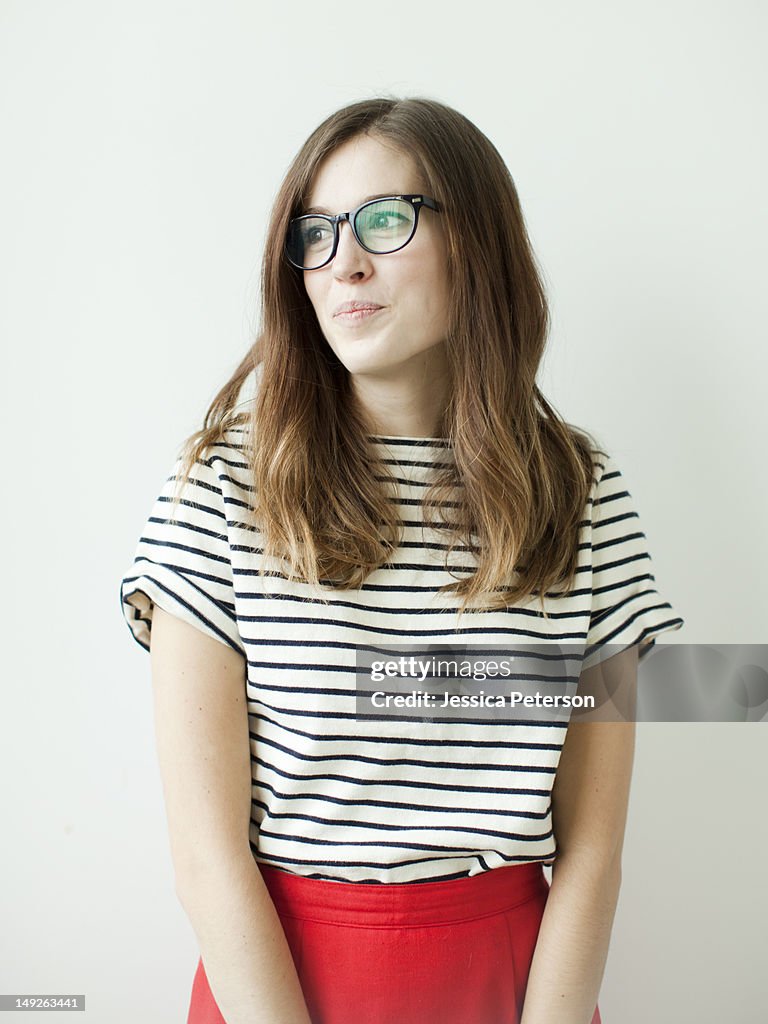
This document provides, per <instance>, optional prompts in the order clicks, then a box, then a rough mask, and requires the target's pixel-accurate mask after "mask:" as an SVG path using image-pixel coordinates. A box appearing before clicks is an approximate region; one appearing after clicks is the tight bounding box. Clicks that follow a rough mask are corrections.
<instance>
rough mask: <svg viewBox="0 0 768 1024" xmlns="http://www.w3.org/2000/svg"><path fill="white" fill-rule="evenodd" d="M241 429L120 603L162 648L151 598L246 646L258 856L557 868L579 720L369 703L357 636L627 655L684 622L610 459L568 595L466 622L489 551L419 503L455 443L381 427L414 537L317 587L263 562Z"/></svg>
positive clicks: (365, 643) (145, 551)
mask: <svg viewBox="0 0 768 1024" xmlns="http://www.w3.org/2000/svg"><path fill="white" fill-rule="evenodd" d="M244 441H245V435H244V433H243V432H242V431H241V430H240V429H239V428H234V429H231V430H230V431H228V433H227V434H226V438H225V440H224V441H222V442H221V443H219V444H217V445H215V446H213V447H211V448H210V449H209V453H208V456H207V458H206V460H205V461H204V462H199V463H197V464H196V465H195V466H194V467H193V470H192V480H191V482H190V483H189V484H187V485H185V487H184V491H183V495H182V499H183V500H182V504H181V505H180V506H179V508H178V509H177V511H176V518H175V519H172V520H169V519H168V516H169V514H170V512H169V509H170V502H171V500H172V496H173V491H174V481H175V479H176V473H177V471H178V470H179V468H180V462H179V461H177V462H176V464H175V465H174V467H173V470H172V472H171V475H170V476H169V477H168V480H167V481H166V483H165V485H164V487H163V489H162V491H161V493H160V495H159V496H158V498H157V500H156V502H155V505H154V508H153V509H152V512H151V515H150V517H149V519H148V521H147V523H146V525H145V527H144V530H143V533H142V535H141V538H140V540H139V543H138V547H137V550H136V554H135V558H134V561H133V563H132V565H131V567H130V569H129V570H128V571H127V572H126V574H125V576H124V578H123V580H122V584H121V606H122V609H123V613H124V615H125V618H126V621H127V623H128V625H129V627H130V629H131V631H132V634H133V636H134V637H135V639H136V640H137V641H138V643H139V644H141V646H142V647H144V648H146V649H147V650H148V649H149V637H150V628H151V622H152V607H153V604H155V603H156V604H158V605H160V607H161V608H163V609H164V610H166V611H168V612H170V613H171V614H174V615H176V616H178V617H179V618H181V619H183V620H185V621H186V622H188V623H191V624H192V625H193V626H196V627H197V628H198V629H200V630H202V631H203V632H204V633H206V634H207V635H208V636H211V637H213V638H215V639H216V640H219V641H221V642H222V643H225V644H228V645H229V646H231V647H232V648H234V649H235V650H237V651H239V652H241V653H242V654H243V656H244V658H245V662H246V666H247V681H246V690H247V693H246V697H247V706H248V715H249V731H250V748H251V775H252V802H251V823H250V840H251V848H252V852H253V855H254V858H255V859H256V860H257V861H258V862H261V863H264V864H266V865H271V866H273V867H277V868H280V869H282V870H284V871H289V872H293V873H296V874H300V875H304V876H308V877H310V878H320V879H327V880H332V881H344V882H363V883H403V882H431V881H437V880H447V879H453V878H459V877H464V876H468V875H475V874H479V873H481V872H484V871H489V870H492V869H494V868H497V867H503V866H505V865H508V864H512V863H523V862H530V861H538V862H542V863H544V864H548V865H551V864H552V863H553V861H554V856H555V852H556V845H555V837H554V834H553V830H552V816H551V810H552V805H551V793H552V786H553V783H554V779H555V773H556V770H557V766H558V762H559V758H560V753H561V750H562V745H563V741H564V739H565V733H566V729H567V720H566V721H563V720H562V719H561V720H560V721H558V722H554V721H552V720H550V721H547V722H539V721H536V720H526V721H512V720H510V719H509V718H507V719H504V718H502V717H494V718H492V719H488V720H484V721H477V720H471V721H470V720H466V721H465V720H462V719H461V718H456V717H454V718H451V719H442V718H441V717H440V716H439V715H436V716H435V717H434V718H432V717H430V718H422V719H421V720H420V721H419V720H416V721H406V722H404V721H403V720H397V719H381V718H379V719H378V720H370V719H369V718H366V717H365V716H360V715H358V714H356V706H357V705H356V696H357V690H356V685H355V681H356V674H355V673H356V651H357V649H358V648H361V647H366V648H370V647H371V646H372V645H373V646H375V648H376V649H378V648H379V646H380V645H384V649H386V645H387V644H389V645H397V644H398V643H403V644H406V643H407V644H413V643H418V644H424V645H432V644H439V645H450V644H451V643H452V642H455V643H456V645H457V646H458V645H464V646H466V645H467V644H471V645H472V650H473V651H475V650H477V651H480V650H482V648H483V646H484V645H495V646H496V648H497V649H498V646H499V645H502V646H503V645H509V644H510V643H512V642H515V641H520V642H522V641H526V642H532V643H535V644H550V643H553V642H558V643H559V642H566V643H569V644H576V645H581V646H582V648H583V649H584V650H585V651H586V652H587V653H588V654H589V655H590V656H591V657H595V652H599V651H600V650H601V649H603V648H604V645H606V644H611V645H612V651H613V653H615V652H616V651H617V650H619V649H623V648H626V647H630V646H633V645H635V644H637V643H640V642H641V641H646V642H652V641H654V640H655V638H656V637H657V636H658V635H659V634H661V633H663V632H664V631H667V630H675V629H678V628H680V626H682V625H683V620H682V619H681V618H680V617H679V616H678V615H677V614H676V613H675V611H674V610H673V608H672V607H671V605H670V604H669V603H668V602H667V601H666V600H664V598H663V597H662V596H661V595H660V594H659V592H658V590H657V588H656V582H655V578H654V575H653V572H652V563H651V559H650V556H649V554H648V551H647V545H646V541H645V535H644V533H643V532H642V529H641V526H640V522H639V519H638V515H637V512H636V510H635V508H634V502H633V499H632V497H631V495H630V493H629V492H628V490H627V489H626V486H625V483H624V480H623V478H622V475H621V472H620V470H619V468H618V467H617V465H616V463H615V461H614V460H613V458H612V457H611V456H609V455H608V454H606V453H605V452H603V451H598V450H595V451H594V453H593V458H594V469H595V472H594V476H593V483H592V489H591V492H590V497H589V499H588V502H587V506H586V509H585V514H584V516H583V519H582V522H581V523H580V526H579V531H580V537H579V553H578V554H579V560H578V569H577V574H576V577H575V580H574V583H573V585H572V588H571V589H570V590H569V591H568V592H567V593H565V594H552V595H549V594H547V595H545V607H546V609H547V612H548V617H543V616H542V615H541V610H540V604H539V599H538V597H536V598H534V597H531V599H530V600H529V601H524V602H520V603H518V604H517V605H515V606H508V607H507V608H504V609H501V610H498V611H489V610H487V609H483V610H482V611H480V612H479V613H475V612H473V610H472V608H471V607H470V608H469V609H468V610H467V611H465V613H464V615H463V617H462V619H461V621H460V623H459V625H458V626H457V625H456V617H457V608H458V603H459V602H458V599H457V598H456V597H455V596H453V595H450V594H438V593H437V590H438V588H439V587H440V586H442V585H444V584H445V583H450V582H454V581H455V580H456V578H457V574H456V570H457V569H462V568H463V569H468V568H471V567H472V566H473V564H476V563H474V562H473V559H474V555H473V554H472V553H471V551H468V550H467V549H466V548H463V547H461V548H457V549H455V550H454V552H453V553H452V555H451V556H450V566H449V568H450V570H452V572H453V573H454V575H451V572H449V571H447V570H446V567H445V555H446V551H447V546H448V545H447V542H446V536H445V530H443V531H442V532H441V531H440V530H438V529H435V528H434V527H432V526H430V525H428V524H426V523H425V519H424V515H423V509H422V507H421V499H422V497H423V494H424V492H425V489H426V487H427V485H428V483H429V482H430V478H431V473H432V471H433V468H434V467H436V466H438V465H439V464H441V463H444V462H445V460H446V459H449V458H451V457H452V452H451V449H450V446H449V445H448V442H447V441H444V440H441V439H437V438H427V439H423V438H409V437H385V436H382V435H370V436H369V438H368V443H369V444H370V445H371V446H372V452H373V453H374V454H376V455H377V456H379V457H381V458H382V459H383V460H384V462H385V463H386V464H387V465H388V466H389V467H390V468H391V470H392V472H393V474H394V476H395V477H396V480H397V491H398V496H397V499H396V500H397V501H398V503H399V512H400V518H401V520H402V521H403V524H404V534H403V542H402V544H401V545H400V547H399V548H398V549H397V550H396V552H394V553H393V554H392V555H391V556H390V558H389V560H388V561H387V563H386V564H384V565H383V566H381V567H380V568H378V569H376V570H375V571H374V572H373V573H371V574H370V575H369V577H368V578H367V579H366V580H365V582H364V583H363V585H362V586H361V587H360V589H357V590H340V589H337V588H331V587H324V588H322V594H321V595H320V594H319V593H318V591H317V590H315V589H313V587H312V586H311V585H310V584H306V583H301V582H296V581H289V580H288V579H287V578H286V574H285V573H282V572H275V574H274V575H269V576H266V577H261V576H259V575H257V572H256V569H257V567H258V566H260V565H265V567H266V563H264V562H263V561H262V557H263V556H262V552H261V550H260V548H259V547H258V531H254V529H253V527H252V526H249V525H246V524H245V523H243V521H242V520H243V514H242V512H243V509H244V508H246V507H248V506H250V502H249V494H250V492H251V484H250V481H249V476H248V470H247V465H246V461H245V457H244V453H245V448H244ZM268 568H270V569H271V570H273V571H274V566H273V565H270V566H269V567H268ZM614 645H620V646H619V647H616V646H614ZM649 649H650V648H645V649H644V651H643V654H642V655H641V658H642V657H644V655H645V653H646V652H647V650H649ZM584 664H587V661H585V663H584ZM478 685H480V686H482V684H478Z"/></svg>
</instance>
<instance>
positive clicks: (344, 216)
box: [284, 195, 442, 273]
mask: <svg viewBox="0 0 768 1024" xmlns="http://www.w3.org/2000/svg"><path fill="white" fill-rule="evenodd" d="M390 199H404V200H405V201H406V202H407V203H410V204H411V206H412V207H413V212H414V217H413V228H412V230H411V233H410V235H409V236H408V237H407V238H406V240H405V241H404V242H403V243H402V245H398V246H397V248H395V249H387V251H386V252H378V251H377V250H376V249H369V248H368V246H367V245H365V243H364V242H363V241H362V240H361V238H360V236H359V235H358V233H357V228H356V227H355V220H356V218H357V215H358V214H359V213H360V211H361V210H364V209H365V208H366V207H367V206H373V204H374V203H386V202H387V201H388V200H390ZM422 206H426V207H428V209H430V210H434V211H435V213H440V212H441V210H442V207H441V206H440V204H439V203H438V202H437V200H436V199H432V198H431V197H430V196H422V195H407V196H380V197H379V198H378V199H368V200H366V202H364V203H361V204H360V206H357V207H355V209H354V210H348V211H347V212H346V213H339V214H337V215H336V216H335V217H331V216H330V215H329V214H327V213H304V214H302V215H301V216H300V217H293V218H292V219H291V220H290V221H289V223H288V229H289V231H290V229H291V228H292V227H293V226H294V224H297V223H298V222H299V221H302V220H310V219H312V220H317V219H318V217H319V218H322V219H323V220H327V221H328V222H329V223H330V224H331V226H332V228H333V245H332V246H331V254H330V256H329V257H328V259H327V260H325V261H324V262H323V263H319V264H318V265H317V266H316V267H303V266H302V265H301V264H299V263H296V262H294V260H292V259H291V257H290V255H289V253H288V236H287V235H286V240H285V246H284V252H285V258H286V259H287V260H288V262H289V263H290V264H291V266H293V267H296V269H297V270H304V271H306V272H307V273H310V272H311V271H313V270H321V269H322V268H323V267H327V266H328V264H329V263H330V262H331V261H332V260H333V258H334V257H335V255H336V250H337V249H338V248H339V234H340V232H339V224H341V222H342V221H348V223H349V226H350V228H352V234H353V235H354V236H355V241H356V242H357V244H358V245H359V246H360V248H361V249H364V250H365V251H366V252H370V253H371V254H372V255H374V256H389V254H390V253H393V252H399V251H400V249H404V248H405V247H406V245H408V243H409V242H411V241H412V240H413V236H414V235H415V234H416V229H417V228H418V226H419V210H420V209H421V208H422Z"/></svg>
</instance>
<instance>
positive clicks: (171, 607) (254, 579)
mask: <svg viewBox="0 0 768 1024" xmlns="http://www.w3.org/2000/svg"><path fill="white" fill-rule="evenodd" d="M262 283H263V287H262V300H263V301H262V307H263V308H262V317H263V321H262V330H261V333H260V336H259V338H258V340H257V342H256V343H255V344H254V346H253V348H252V349H251V350H250V351H249V352H248V353H247V355H246V357H245V358H244V359H243V361H242V363H241V365H240V366H239V367H238V369H237V371H236V372H235V373H234V375H233V376H232V378H231V379H230V380H229V381H228V382H227V384H226V385H225V386H224V387H223V388H222V389H221V391H220V392H219V393H218V395H217V397H216V398H215V400H214V401H213V403H212V405H211V407H210V409H209V410H208V413H207V416H206V419H205V423H204V425H203V428H202V429H201V430H200V431H198V432H197V433H196V434H195V435H193V437H192V438H190V439H189V440H188V442H187V443H186V445H185V447H184V449H183V451H182V453H181V454H180V456H179V459H178V460H177V462H176V464H175V465H174V467H173V471H172V473H171V475H170V477H169V478H168V481H167V483H166V485H165V486H164V488H163V490H162V493H161V494H160V496H159V497H158V499H157V503H156V505H155V508H154V509H153V512H152V515H151V516H150V518H149V520H148V522H147V524H146V527H145V529H144V532H143V534H142V537H141V539H140V541H139V545H138V550H137V552H136V557H135V560H134V562H133V564H132V566H131V568H130V570H129V571H128V572H127V573H126V575H125V577H124V579H123V581H122V601H123V609H124V612H125V615H126V618H127V621H128V623H129V626H130V628H131V630H132V632H133V635H134V636H135V638H136V639H137V640H138V642H139V643H140V644H141V645H142V646H143V647H145V648H147V649H150V643H151V664H152V678H153V688H154V696H155V721H156V731H157V742H158V754H159V759H160V765H161V772H162V778H163V786H164V792H165V801H166V807H167V813H168V822H169V832H170V840H171V850H172V856H173V863H174V869H175V876H176V882H177V892H178V895H179V898H180V900H181V902H182V905H183V907H184V909H185V911H186V912H187V914H188V916H189V918H190V921H191V923H192V925H193V927H194V929H195V933H196V935H197V937H198V940H199V945H200V951H201V957H200V960H199V963H198V966H197V973H196V975H195V978H194V982H193V987H192V996H191V1003H190V1008H189V1016H188V1024H214V1022H216V1024H221V1022H222V1021H226V1022H228V1024H246V1022H247V1024H256V1022H264V1024H267V1022H269V1024H306V1022H308V1021H312V1022H314V1024H352V1022H354V1024H411V1022H414V1024H415V1022H418V1024H507V1022H509V1024H512V1022H517V1021H522V1024H589V1022H590V1021H592V1022H598V1021H599V1020H600V1015H599V1012H598V1009H597V1005H596V1004H597V997H598V991H599V987H600V982H601V978H602V974H603V969H604V965H605V960H606V956H607V950H608V942H609V935H610V931H611V926H612V921H613V916H614V911H615V907H616V902H617V898H618V892H619V883H620V860H621V849H622V840H623V835H624V827H625V817H626V811H627V799H628V791H629V781H630V773H631V763H632V756H633V742H634V732H633V728H634V727H633V724H632V721H631V720H628V721H622V722H613V723H610V724H609V723H607V722H605V721H589V720H583V721H576V720H574V719H573V718H572V719H571V720H570V723H569V720H568V718H567V717H565V718H562V717H561V718H559V719H558V718H555V717H552V716H549V717H548V716H547V715H545V714H543V713H537V714H536V715H535V716H534V715H528V716H521V715H515V714H512V713H510V712H507V713H506V714H504V713H501V714H498V713H497V714H492V715H488V716H485V717H483V716H481V715H477V714H475V715H472V714H468V713H459V714H455V713H454V714H450V713H448V712H447V711H446V712H445V713H443V712H441V711H440V710H435V709H434V708H432V709H430V710H429V712H428V714H422V715H421V717H420V716H419V714H418V713H415V714H413V715H411V716H410V717H407V718H404V717H399V718H398V717H393V716H387V715H385V714H372V713H371V711H372V708H371V703H370V701H368V703H367V704H366V699H367V695H369V694H370V692H371V689H372V687H371V685H370V680H369V683H368V687H367V688H365V687H363V688H361V687H358V686H357V685H356V683H357V681H358V679H359V675H358V673H357V672H356V669H357V668H358V666H359V659H360V656H361V654H362V655H363V656H370V655H371V654H373V655H374V656H375V657H377V658H381V657H388V656H394V653H395V652H396V651H401V650H402V647H403V645H407V646H408V649H409V650H411V651H413V650H414V649H420V650H426V651H428V652H431V653H433V654H434V652H435V650H449V649H450V648H451V645H452V644H453V645H455V644H461V645H462V650H463V651H464V652H469V653H470V654H471V655H472V656H480V655H483V656H487V655H488V654H489V652H490V653H496V654H498V651H499V649H500V648H503V649H504V650H507V651H510V652H516V651H517V652H519V650H520V649H522V648H526V646H527V649H528V651H529V655H528V656H529V657H531V658H533V659H538V661H537V673H538V674H537V675H536V678H537V679H539V680H540V683H539V684H537V685H539V689H540V690H542V691H547V687H548V686H549V687H550V688H551V687H552V686H553V685H554V683H553V681H552V679H551V676H550V675H548V671H549V665H548V661H547V652H548V651H554V650H556V649H559V648H560V647H561V646H562V645H568V644H571V645H574V646H575V648H576V649H577V650H578V651H579V652H580V657H579V659H577V668H576V672H575V680H576V682H579V685H580V686H583V685H584V684H585V683H587V682H589V681H590V678H591V676H592V675H594V674H596V673H597V674H600V678H601V680H602V682H603V684H604V685H605V684H607V685H609V686H610V687H617V686H623V687H625V688H629V690H630V691H631V688H632V686H633V685H634V683H635V680H636V669H637V663H638V654H639V655H640V656H641V657H642V656H643V654H644V653H645V651H646V650H647V649H648V647H649V646H650V645H651V644H652V643H653V642H654V640H655V638H656V637H657V636H658V635H659V634H660V633H662V632H664V631H665V630H672V629H677V628H679V627H680V626H681V625H682V619H681V618H680V617H679V616H677V615H676V614H675V613H674V611H673V610H672V608H671V606H670V604H669V603H668V602H667V601H665V600H664V599H663V598H662V597H661V596H660V594H659V592H658V591H657V589H656V585H655V579H654V576H653V574H652V571H651V570H652V565H651V561H650V557H649V554H648V551H647V550H646V544H645V537H644V534H643V532H642V530H641V529H640V524H639V520H638V517H637V512H636V510H635V508H634V505H633V502H632V499H631V495H630V493H629V492H628V491H627V489H626V487H625V486H624V482H623V480H622V475H621V472H620V470H619V468H618V466H617V465H616V462H615V460H614V459H613V458H612V457H611V456H610V455H609V454H608V453H607V452H606V451H604V450H603V448H602V447H601V446H600V445H598V444H597V443H596V442H595V441H594V440H593V439H592V438H591V437H590V436H589V435H588V434H586V433H585V432H583V431H581V430H579V429H577V428H575V427H573V426H570V425H569V424H567V423H565V422H564V421H563V420H562V419H561V418H559V416H558V415H557V413H556V412H555V410H554V409H553V408H552V407H551V406H550V405H549V404H548V403H547V401H546V400H545V398H544V397H543V395H542V394H541V392H540V390H539V389H538V387H537V384H536V376H537V370H538V367H539V364H540V361H541V358H542V354H543V351H544V345H545V338H546V334H547V328H548V313H547V304H546V299H545V295H544V292H543V289H542V285H541V281H540V277H539V275H538V273H537V270H536V264H535V259H534V256H533V253H532V251H531V246H530V243H529V240H528V237H527V233H526V229H525V225H524V220H523V216H522V213H521V210H520V205H519V201H518V197H517V194H516V190H515V187H514V184H513V182H512V179H511V177H510V175H509V172H508V170H507V168H506V166H505V164H504V162H503V160H502V159H501V157H500V155H499V154H498V152H497V151H496V149H495V148H494V147H493V145H492V144H491V143H490V142H489V141H488V139H487V138H486V137H485V136H484V135H483V134H482V133H481V132H480V131H479V130H478V129H477V128H476V127H475V126H474V125H473V124H472V123H471V122H470V121H468V120H467V119H466V118H465V117H463V116H462V115H461V114H459V113H458V112H456V111H455V110H452V109H451V108H449V107H446V106H444V105H442V104H440V103H437V102H435V101H432V100H427V99H417V98H410V99H404V100H394V99H376V100H368V101H364V102H360V103H355V104H352V105H351V106H348V107H346V108H344V109H342V110H340V111H338V112H337V113H335V114H333V115H332V116H331V117H329V118H328V119H327V120H326V121H325V122H324V123H323V124H321V125H320V126H319V127H318V128H317V129H316V131H314V132H313V133H312V135H311V136H310V138H309V139H308V140H307V142H306V143H305V144H304V146H303V147H302V148H301V151H300V152H299V154H298V155H297V157H296V158H295V160H294V161H293V163H292V165H291V167H290V168H289V170H288V173H287V175H286V178H285V181H284V182H283V185H282V188H281V189H280V192H279V194H278V196H277V200H276V202H275V206H274V212H273V215H272V219H271V224H270V228H269V235H268V240H267V247H266V252H265V257H264V266H263V279H262ZM150 628H151V634H150ZM413 645H416V648H414V646H413ZM531 651H532V653H530V652H531ZM609 655H610V656H609ZM550 657H551V655H550ZM481 678H482V677H481ZM376 687H382V684H380V683H377V684H376ZM374 688H375V687H374ZM462 688H463V692H465V693H469V694H470V695H471V694H472V693H477V692H478V691H480V690H482V691H484V692H487V691H488V689H489V684H488V683H486V682H480V681H478V680H477V679H469V680H467V679H464V680H462ZM382 689H383V687H382ZM545 866H550V867H552V869H553V872H552V878H551V883H550V882H549V881H547V878H546V876H545V874H544V870H543V869H544V867H545Z"/></svg>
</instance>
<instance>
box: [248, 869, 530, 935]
mask: <svg viewBox="0 0 768 1024" xmlns="http://www.w3.org/2000/svg"><path fill="white" fill-rule="evenodd" d="M257 863H258V865H259V869H260V871H261V874H262V877H263V878H264V882H265V884H266V886H267V889H268V891H269V894H270V896H271V898H272V902H273V903H274V904H275V908H276V910H277V912H278V914H280V915H281V916H285V917H296V918H300V919H301V920H305V921H312V920H314V921H325V922H329V923H335V924H348V925H357V926H359V927H366V926H368V927H385V926H390V927H399V928H408V927H414V928H418V927H419V926H422V925H429V924H450V923H451V922H455V921H465V920H474V919H476V918H478V917H487V916H490V915H491V914H500V913H502V912H503V911H505V910H511V909H512V908H513V907H516V906H519V905H520V904H522V903H526V902H527V901H528V900H530V899H533V897H535V896H537V895H538V896H543V895H545V894H546V893H547V891H548V889H549V883H548V882H547V880H546V878H545V876H544V871H543V865H542V864H541V863H539V862H536V863H529V864H508V865H506V866H505V867H503V868H492V869H491V870H490V871H484V872H482V873H481V874H478V875H470V876H467V877H464V878H453V879H450V880H448V881H438V882H405V883H402V882H398V883H394V884H393V883H367V882H332V881H328V880H326V879H322V878H307V877H305V876H304V875H296V874H292V873H291V872H289V871H283V870H281V869H280V868H275V867H272V866H271V865H268V864H262V863H260V862H257Z"/></svg>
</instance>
